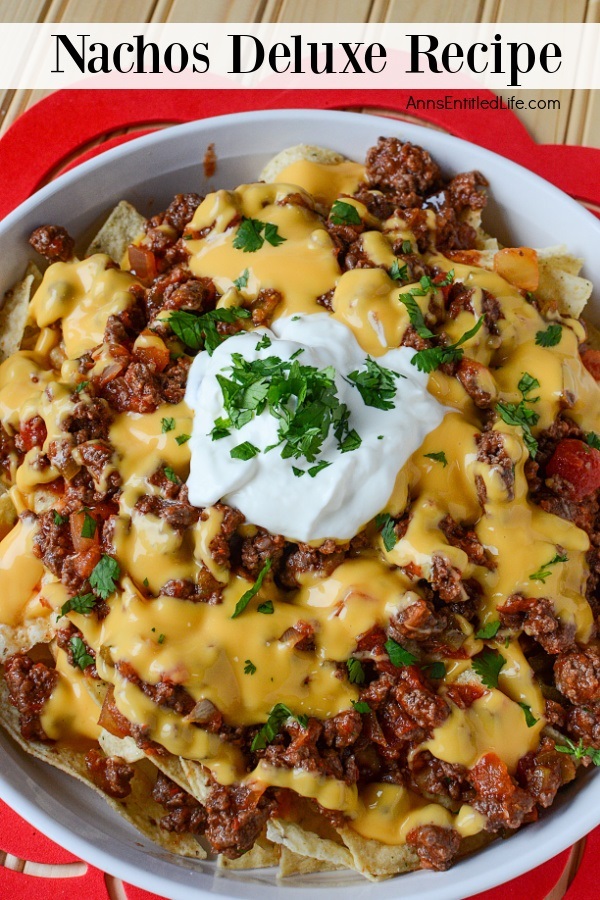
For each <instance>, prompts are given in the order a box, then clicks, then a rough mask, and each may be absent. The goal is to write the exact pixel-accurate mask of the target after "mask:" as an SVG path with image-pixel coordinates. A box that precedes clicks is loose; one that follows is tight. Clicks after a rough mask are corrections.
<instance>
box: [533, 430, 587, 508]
mask: <svg viewBox="0 0 600 900" xmlns="http://www.w3.org/2000/svg"><path fill="white" fill-rule="evenodd" d="M546 474H547V475H559V476H560V477H561V478H563V479H564V481H565V482H566V484H568V485H569V486H570V487H569V489H568V496H569V499H571V500H582V499H583V498H584V497H587V496H588V495H589V494H593V493H594V491H596V490H598V488H600V451H598V450H595V449H594V448H593V447H589V446H588V445H587V444H584V442H583V441H578V440H576V439H575V438H565V439H564V440H563V441H561V442H560V443H559V444H558V446H557V447H556V450H555V451H554V453H553V455H552V458H551V459H550V462H549V463H548V465H547V466H546Z"/></svg>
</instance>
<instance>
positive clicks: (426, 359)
mask: <svg viewBox="0 0 600 900" xmlns="http://www.w3.org/2000/svg"><path fill="white" fill-rule="evenodd" d="M483 320H484V317H483V316H481V317H480V318H479V319H478V320H477V322H476V323H475V325H474V326H473V328H471V329H469V331H465V333H464V334H463V336H462V337H461V338H459V339H458V340H457V341H456V343H454V344H449V345H448V346H447V347H428V348H427V349H426V350H418V351H417V352H416V353H415V355H414V356H413V358H412V359H411V364H412V365H413V366H416V367H417V369H418V370H419V372H433V371H434V369H437V368H439V366H441V365H443V364H444V363H451V362H460V360H461V359H462V358H463V355H464V350H462V349H461V345H462V344H464V343H465V342H466V341H469V340H470V339H471V338H472V337H475V335H476V334H477V332H478V331H479V329H480V328H481V326H482V325H483Z"/></svg>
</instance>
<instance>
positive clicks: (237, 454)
mask: <svg viewBox="0 0 600 900" xmlns="http://www.w3.org/2000/svg"><path fill="white" fill-rule="evenodd" d="M213 440H214V438H213ZM258 453H260V449H259V448H258V447H255V446H254V444H251V443H250V441H244V443H243V444H238V445H237V447H233V448H232V449H231V450H230V451H229V455H230V456H231V458H232V459H241V460H244V461H245V460H248V459H252V457H253V456H256V455H257V454H258Z"/></svg>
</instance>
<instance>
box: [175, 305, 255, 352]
mask: <svg viewBox="0 0 600 900" xmlns="http://www.w3.org/2000/svg"><path fill="white" fill-rule="evenodd" d="M250 316H251V313H250V310H248V309H243V308H242V307H238V306H231V307H223V308H222V309H211V310H209V311H208V312H205V313H202V315H200V316H197V315H194V314H193V313H191V312H187V311H186V310H185V309H176V310H175V311H174V312H172V313H171V315H170V316H169V319H168V323H169V325H170V327H171V329H172V331H173V333H174V334H175V335H176V336H177V337H178V338H179V340H180V341H182V343H184V344H185V346H186V347H189V348H190V350H206V351H207V353H208V354H209V356H212V354H213V353H214V351H215V350H216V348H217V347H218V346H219V344H221V343H222V342H223V341H224V340H226V339H227V338H228V337H230V335H227V334H220V332H219V331H218V329H217V322H225V323H227V324H229V325H232V324H234V323H235V322H237V320H238V319H249V318H250Z"/></svg>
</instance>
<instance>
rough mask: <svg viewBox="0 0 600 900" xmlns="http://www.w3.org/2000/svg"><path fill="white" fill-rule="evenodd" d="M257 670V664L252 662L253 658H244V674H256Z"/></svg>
mask: <svg viewBox="0 0 600 900" xmlns="http://www.w3.org/2000/svg"><path fill="white" fill-rule="evenodd" d="M255 672H256V666H255V665H254V663H253V662H252V660H251V659H245V660H244V675H254V673H255Z"/></svg>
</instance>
